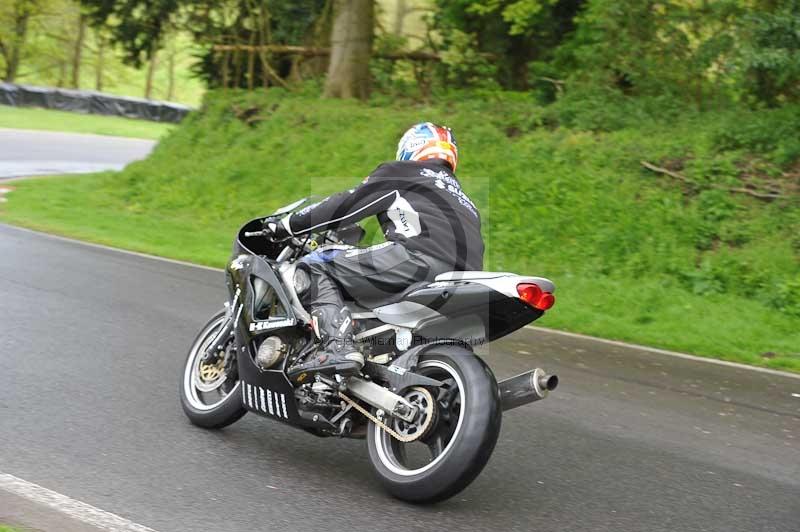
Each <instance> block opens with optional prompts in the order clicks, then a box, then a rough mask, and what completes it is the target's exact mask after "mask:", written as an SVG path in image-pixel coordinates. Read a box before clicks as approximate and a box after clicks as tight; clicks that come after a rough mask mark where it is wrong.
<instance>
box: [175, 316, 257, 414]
mask: <svg viewBox="0 0 800 532" xmlns="http://www.w3.org/2000/svg"><path fill="white" fill-rule="evenodd" d="M225 321H226V314H225V311H224V310H223V311H220V312H218V313H217V314H215V315H214V316H212V317H211V319H210V320H209V321H208V323H206V324H205V325H204V326H203V329H202V330H201V331H200V334H198V335H197V338H195V340H194V342H193V343H192V347H191V348H190V349H189V354H188V355H187V357H186V364H185V365H184V368H183V374H182V375H181V383H180V396H181V406H182V407H183V411H184V413H185V414H186V417H188V418H189V421H191V422H192V423H193V424H195V425H197V426H198V427H203V428H207V429H220V428H222V427H226V426H228V425H230V424H231V423H234V422H236V421H238V420H239V419H240V418H241V417H242V416H243V415H245V414H246V413H247V410H245V408H244V406H243V405H242V400H241V391H240V387H241V381H239V380H238V378H237V377H236V375H233V374H229V373H235V367H236V361H235V360H232V361H231V362H232V363H231V364H229V365H230V366H231V367H232V368H234V369H233V371H232V372H231V371H226V369H225V368H224V367H222V368H218V367H216V366H213V367H210V368H209V367H204V366H203V363H202V360H201V358H202V356H203V353H204V352H205V350H206V349H207V348H208V346H209V345H210V344H211V342H212V341H213V340H214V339H215V337H216V336H217V334H218V333H219V331H220V330H221V329H222V327H223V325H224V324H225ZM230 342H233V339H230ZM230 347H232V348H233V351H234V352H233V354H234V355H235V347H233V346H230Z"/></svg>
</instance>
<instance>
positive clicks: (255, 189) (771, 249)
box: [0, 92, 800, 371]
mask: <svg viewBox="0 0 800 532" xmlns="http://www.w3.org/2000/svg"><path fill="white" fill-rule="evenodd" d="M501 103H502V105H499V104H496V103H493V102H491V101H489V102H471V101H464V102H448V103H447V105H444V104H443V105H441V106H439V107H436V106H429V107H414V108H412V109H410V110H409V109H406V108H394V107H391V106H365V105H361V104H357V103H354V102H339V101H325V100H319V99H317V98H311V97H306V96H289V95H285V94H282V93H279V92H278V93H276V92H268V93H266V94H244V95H242V94H235V93H234V94H231V95H227V96H223V95H213V96H212V98H211V99H210V100H208V103H207V106H206V108H205V109H204V111H202V112H200V113H196V114H193V115H191V116H190V117H189V118H188V119H187V121H185V122H184V123H183V124H182V125H181V127H179V128H178V129H176V130H175V131H174V132H173V133H172V134H171V135H169V136H168V137H167V138H165V139H164V140H163V141H162V142H161V143H160V144H159V145H158V146H157V148H156V150H155V151H154V153H153V154H152V155H151V157H150V158H149V159H147V160H145V161H141V162H137V163H134V164H132V165H130V166H129V167H128V168H127V169H126V170H125V171H123V172H121V173H101V174H94V175H87V176H71V177H64V178H58V179H38V180H30V181H23V182H15V183H14V184H13V185H14V187H15V188H16V189H15V190H14V191H13V192H11V193H10V194H8V195H7V197H8V202H7V203H4V204H2V205H0V219H2V220H4V221H6V222H9V223H15V224H19V225H24V226H28V227H32V228H35V229H40V230H44V231H49V232H54V233H58V234H63V235H66V236H72V237H76V238H80V239H84V240H89V241H93V242H99V243H104V244H108V245H112V246H118V247H122V248H127V249H132V250H136V251H141V252H146V253H152V254H156V255H161V256H166V257H172V258H177V259H182V260H188V261H193V262H198V263H201V264H207V265H212V266H222V265H223V264H224V262H225V260H226V259H227V257H228V253H229V251H230V246H231V240H232V238H233V235H234V234H235V230H236V228H237V227H238V226H239V224H240V223H241V222H243V221H245V220H246V219H247V218H249V217H253V216H259V215H263V214H265V213H268V212H271V211H272V210H273V209H275V208H276V207H278V206H280V205H283V204H285V203H288V202H289V201H291V200H293V199H295V198H298V197H301V196H304V195H307V194H308V193H309V191H311V190H313V191H315V192H318V193H322V194H324V193H329V192H332V191H335V190H341V189H345V188H347V187H349V186H352V185H353V184H354V183H357V182H358V179H357V178H347V177H326V178H311V177H309V176H342V175H354V174H356V175H362V176H363V175H365V174H367V173H368V172H369V171H370V170H371V169H372V167H374V165H375V164H376V163H377V162H378V160H376V158H377V159H379V158H380V157H381V156H384V157H387V158H388V157H390V156H391V154H390V153H389V152H390V151H391V146H392V145H393V143H394V142H396V138H397V136H398V135H399V133H400V132H402V130H403V128H404V127H406V126H407V125H408V124H409V123H410V122H413V121H416V120H420V119H423V118H425V119H432V120H442V121H445V122H447V123H449V124H451V125H452V127H454V128H455V131H456V132H457V134H459V142H460V145H461V152H462V168H461V169H460V170H461V171H460V172H459V173H460V176H461V179H462V182H463V184H464V187H465V189H466V190H467V192H468V193H469V194H470V195H471V196H472V197H473V199H474V200H476V202H477V203H478V204H479V206H480V208H481V211H482V213H483V214H484V235H485V239H486V243H487V256H486V269H491V270H503V271H515V272H519V273H525V274H534V275H541V276H546V277H549V278H551V279H553V280H554V281H555V282H556V284H557V286H558V292H557V296H558V302H557V304H556V307H555V308H554V309H553V310H552V311H551V312H549V313H548V314H547V315H546V316H545V317H544V318H543V319H542V320H541V321H540V322H539V323H538V324H539V325H542V326H545V327H553V328H559V329H564V330H569V331H573V332H579V333H584V334H590V335H595V336H600V337H605V338H611V339H617V340H624V341H631V342H635V343H639V344H644V345H651V346H654V347H660V348H664V349H672V350H676V351H683V352H689V353H693V354H698V355H703V356H710V357H717V358H721V359H724V360H731V361H737V362H744V363H748V364H754V365H760V366H766V367H772V368H778V369H788V370H794V371H800V312H798V308H800V307H798V306H797V305H798V302H800V298H798V294H800V260H798V250H800V237H798V235H799V234H800V209H797V208H795V207H796V206H797V205H796V203H793V201H794V198H790V199H788V200H786V201H783V200H780V201H775V202H762V201H758V200H756V199H753V198H748V197H744V196H735V195H732V194H728V193H722V192H721V191H719V190H716V189H711V190H686V189H683V188H681V187H680V186H675V184H674V183H671V182H669V181H667V182H664V181H661V180H658V178H656V177H654V176H653V175H652V174H649V173H647V172H645V171H643V170H642V169H641V167H640V165H639V161H640V160H642V159H646V160H652V161H657V162H660V163H661V164H666V163H664V162H663V161H665V160H674V159H676V158H682V159H683V160H684V161H686V162H685V166H686V169H685V170H682V171H684V172H685V173H687V174H690V175H693V176H694V175H701V173H702V172H706V174H703V179H712V178H714V179H719V181H718V182H720V183H722V182H728V181H726V180H728V179H731V176H730V175H729V174H724V172H729V173H731V172H736V171H738V170H737V169H736V167H733V170H730V169H727V170H726V168H727V167H726V166H725V165H726V164H728V163H732V162H733V163H735V162H736V161H737V160H738V159H737V157H745V158H750V159H748V160H751V159H752V157H753V155H752V153H749V152H746V151H744V150H740V151H739V152H736V153H734V152H732V151H724V152H721V151H719V149H718V148H717V147H715V144H714V141H713V139H714V135H715V131H718V130H719V129H721V128H724V127H727V126H725V124H726V123H727V122H726V121H727V120H730V119H731V117H730V116H709V115H700V116H698V115H692V114H687V115H686V116H681V117H678V119H673V120H671V121H670V122H669V123H651V122H645V123H644V125H637V126H635V127H624V128H621V129H619V130H615V131H609V132H598V131H584V130H576V129H571V128H566V127H558V128H552V127H541V125H540V124H537V123H536V122H535V121H531V122H530V123H529V122H527V120H528V117H529V116H532V115H535V114H536V113H540V112H541V109H537V108H536V107H533V106H532V105H531V104H530V103H529V102H522V104H524V105H522V106H521V104H520V102H511V103H508V102H501ZM515 105H516V107H514V106H515ZM247 109H255V111H247ZM243 111H246V112H243ZM509 113H511V114H509ZM523 115H524V116H523ZM245 116H246V117H252V116H257V117H258V120H257V121H253V120H252V119H250V118H247V119H241V118H240V117H245ZM520 116H523V118H520ZM735 118H736V119H737V120H741V117H739V116H736V117H735ZM515 120H516V122H515ZM509 123H512V124H517V125H515V126H514V129H509V128H510V126H508V124H509ZM764 164H767V163H764ZM714 173H717V174H719V173H723V176H722V177H714ZM480 176H494V177H486V178H482V177H480Z"/></svg>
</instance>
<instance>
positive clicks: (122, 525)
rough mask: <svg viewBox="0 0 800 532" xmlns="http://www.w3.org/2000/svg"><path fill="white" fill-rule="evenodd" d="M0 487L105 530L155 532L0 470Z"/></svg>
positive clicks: (114, 531)
mask: <svg viewBox="0 0 800 532" xmlns="http://www.w3.org/2000/svg"><path fill="white" fill-rule="evenodd" d="M0 489H3V490H5V491H7V492H9V493H13V494H14V495H18V496H20V497H24V498H26V499H28V500H30V501H33V502H35V503H38V504H43V505H45V506H49V507H50V508H53V509H54V510H57V511H58V512H61V513H62V514H64V515H67V516H69V517H71V518H73V519H77V520H78V521H81V522H83V523H86V524H87V525H91V526H94V527H97V528H99V529H101V530H107V531H108V532H156V531H155V530H153V529H152V528H149V527H146V526H144V525H140V524H138V523H134V522H133V521H131V520H129V519H125V518H124V517H120V516H118V515H116V514H112V513H110V512H106V511H105V510H101V509H100V508H95V507H94V506H91V505H89V504H86V503H85V502H81V501H76V500H75V499H71V498H70V497H67V496H66V495H62V494H61V493H58V492H55V491H52V490H49V489H47V488H43V487H42V486H39V485H38V484H34V483H33V482H28V481H27V480H22V479H21V478H17V477H15V476H13V475H7V474H5V473H0Z"/></svg>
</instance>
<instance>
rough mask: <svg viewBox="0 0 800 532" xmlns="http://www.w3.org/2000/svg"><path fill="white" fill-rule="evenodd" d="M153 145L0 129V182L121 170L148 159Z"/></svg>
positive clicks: (115, 139)
mask: <svg viewBox="0 0 800 532" xmlns="http://www.w3.org/2000/svg"><path fill="white" fill-rule="evenodd" d="M20 125H24V124H20ZM154 145H155V142H154V141H152V140H143V139H130V138H123V137H107V136H100V135H85V134H78V133H57V132H53V131H31V130H25V129H2V128H0V179H3V178H9V177H19V176H30V175H53V174H67V173H83V172H99V171H102V170H119V169H121V168H123V167H124V166H125V165H126V164H128V163H129V162H131V161H135V160H138V159H143V158H144V157H146V156H147V154H148V153H150V150H152V149H153V146H154Z"/></svg>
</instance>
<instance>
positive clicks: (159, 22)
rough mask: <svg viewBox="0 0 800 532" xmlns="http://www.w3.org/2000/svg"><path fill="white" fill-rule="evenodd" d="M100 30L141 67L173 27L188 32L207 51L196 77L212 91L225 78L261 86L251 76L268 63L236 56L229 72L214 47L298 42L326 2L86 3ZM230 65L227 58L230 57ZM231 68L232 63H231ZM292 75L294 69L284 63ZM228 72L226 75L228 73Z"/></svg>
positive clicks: (283, 67) (261, 72) (238, 83)
mask: <svg viewBox="0 0 800 532" xmlns="http://www.w3.org/2000/svg"><path fill="white" fill-rule="evenodd" d="M81 3H82V4H83V5H84V6H86V8H87V9H88V10H89V13H90V14H91V16H92V19H93V21H94V25H95V26H96V27H104V28H106V29H107V30H108V31H109V33H110V35H111V39H112V41H113V42H115V43H116V44H118V45H119V46H121V47H122V49H123V50H124V51H125V58H126V60H127V61H128V62H130V63H132V64H134V65H137V66H138V65H141V64H142V62H143V61H145V60H146V59H148V58H150V57H151V56H152V55H153V53H154V52H155V51H156V50H158V49H159V47H160V46H161V43H162V41H163V39H164V36H165V35H166V34H167V33H168V32H169V31H170V30H171V29H175V28H178V29H181V30H185V31H188V32H189V33H190V34H191V35H192V36H193V38H194V40H195V42H196V43H197V44H199V45H201V46H202V47H203V51H202V52H201V53H200V54H199V56H198V61H197V63H196V65H195V73H196V74H197V75H198V76H199V77H200V78H202V79H203V80H205V81H206V83H207V84H208V85H209V86H210V87H219V86H222V81H223V78H227V80H232V81H233V85H234V86H239V87H243V88H244V87H247V86H248V83H249V84H250V86H253V85H256V86H257V85H258V84H256V83H253V81H252V79H248V78H247V76H246V72H247V70H249V69H252V70H253V71H254V77H255V76H256V75H257V77H258V78H259V79H263V78H264V76H265V75H267V76H269V75H270V74H269V73H267V74H265V72H264V62H263V61H261V60H258V61H255V62H253V63H252V65H250V64H245V62H246V61H247V59H246V58H245V57H244V54H236V57H235V58H234V60H233V63H234V64H233V66H232V67H231V68H230V72H228V71H227V70H225V67H223V60H222V57H223V56H222V55H221V54H218V53H216V52H214V51H213V50H212V49H211V46H212V45H214V44H249V45H256V44H288V43H291V44H296V43H298V42H299V41H301V40H302V39H303V38H304V36H305V35H306V33H307V32H308V31H309V29H310V28H311V27H312V26H313V25H314V24H315V23H316V22H317V21H318V19H319V17H320V16H321V15H322V14H323V11H324V7H325V1H324V0H301V1H297V0H291V1H290V0H272V1H270V2H266V1H265V0H225V1H222V2H219V1H216V0H122V1H120V0H81ZM226 61H227V59H226ZM226 64H227V63H226ZM277 68H278V70H283V71H282V74H283V75H284V76H285V75H287V74H288V68H289V65H288V63H287V64H284V65H279V66H278V67H277ZM223 70H225V71H223Z"/></svg>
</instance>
